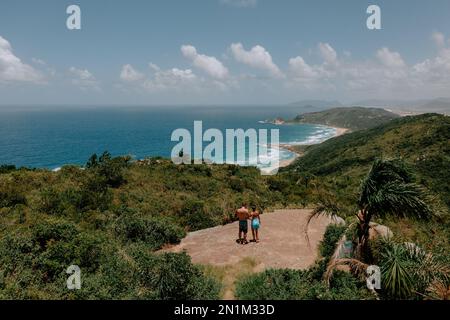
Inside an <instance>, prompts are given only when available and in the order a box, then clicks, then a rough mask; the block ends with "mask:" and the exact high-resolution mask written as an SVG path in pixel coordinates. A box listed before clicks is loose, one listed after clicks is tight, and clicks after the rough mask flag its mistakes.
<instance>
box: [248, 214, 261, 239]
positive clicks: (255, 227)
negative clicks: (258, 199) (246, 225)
mask: <svg viewBox="0 0 450 320" xmlns="http://www.w3.org/2000/svg"><path fill="white" fill-rule="evenodd" d="M250 217H251V219H252V223H251V225H252V235H253V242H256V243H258V242H259V233H258V231H259V227H260V226H261V214H260V212H259V210H256V208H255V207H253V208H252V213H251V214H250Z"/></svg>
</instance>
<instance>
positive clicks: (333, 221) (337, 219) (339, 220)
mask: <svg viewBox="0 0 450 320" xmlns="http://www.w3.org/2000/svg"><path fill="white" fill-rule="evenodd" d="M331 224H337V225H340V226H343V225H345V220H344V219H342V218H341V217H338V216H334V217H331Z"/></svg>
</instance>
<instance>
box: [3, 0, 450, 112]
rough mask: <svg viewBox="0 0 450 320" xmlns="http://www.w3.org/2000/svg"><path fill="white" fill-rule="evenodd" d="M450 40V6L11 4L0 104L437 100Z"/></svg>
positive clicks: (276, 1) (165, 0)
mask: <svg viewBox="0 0 450 320" xmlns="http://www.w3.org/2000/svg"><path fill="white" fill-rule="evenodd" d="M71 4H77V5H79V6H80V8H81V13H82V18H81V20H82V29H81V30H68V29H67V28H66V19H67V17H68V15H67V14H66V12H65V11H66V8H67V6H69V5H71ZM370 4H376V5H379V6H380V8H381V19H382V30H368V29H367V27H366V19H367V17H368V14H366V9H367V7H368V5H370ZM449 37H450V1H448V0H434V1H432V2H426V1H415V0H408V1H406V0H404V1H402V0H398V1H380V0H379V1H375V0H374V1H365V0H346V1H331V0H329V1H323V0H319V1H317V0H316V1H300V0H291V1H289V0H184V1H181V0H179V1H175V0H161V1H158V0H152V1H138V0H134V1H120V0H117V1H102V0H96V1H63V0H41V1H33V2H31V1H22V0H14V1H11V0H2V1H1V2H0V104H180V103H186V104H196V103H201V104H210V103H212V104H240V103H245V104H260V103H265V104H271V103H289V102H292V101H296V100H301V99H338V100H341V101H344V102H350V101H354V100H359V99H371V98H381V99H418V98H433V97H439V96H444V95H446V93H447V92H449V88H450V42H449ZM447 95H448V94H447Z"/></svg>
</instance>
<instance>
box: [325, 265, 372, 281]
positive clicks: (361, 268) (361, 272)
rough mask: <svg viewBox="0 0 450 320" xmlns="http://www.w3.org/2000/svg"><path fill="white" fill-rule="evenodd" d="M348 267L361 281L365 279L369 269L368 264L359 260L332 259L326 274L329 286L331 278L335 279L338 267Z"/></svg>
mask: <svg viewBox="0 0 450 320" xmlns="http://www.w3.org/2000/svg"><path fill="white" fill-rule="evenodd" d="M342 265H347V266H349V267H350V270H351V272H352V273H353V274H354V275H356V276H358V277H360V278H361V279H365V275H366V270H367V268H368V267H369V265H368V264H366V263H364V262H361V261H359V260H357V259H352V258H342V259H331V260H330V262H329V263H328V266H327V270H326V271H325V273H324V279H325V281H326V283H327V285H328V286H330V281H331V278H332V277H333V273H334V270H335V269H336V268H337V267H338V266H342Z"/></svg>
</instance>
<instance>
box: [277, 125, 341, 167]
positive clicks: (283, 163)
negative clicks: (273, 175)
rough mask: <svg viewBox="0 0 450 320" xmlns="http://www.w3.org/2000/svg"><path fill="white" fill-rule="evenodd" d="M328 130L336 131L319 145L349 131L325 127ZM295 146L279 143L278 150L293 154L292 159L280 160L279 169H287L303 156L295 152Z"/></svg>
mask: <svg viewBox="0 0 450 320" xmlns="http://www.w3.org/2000/svg"><path fill="white" fill-rule="evenodd" d="M325 127H328V128H333V129H335V130H336V133H335V134H334V135H333V136H332V137H330V138H327V139H325V140H323V141H321V142H319V143H322V142H324V141H326V140H329V139H332V138H336V137H339V136H342V135H343V134H346V133H347V132H349V131H350V129H347V128H341V127H333V126H325ZM319 143H314V144H309V145H315V144H319ZM294 146H296V145H295V144H289V143H281V144H280V149H284V150H287V151H289V152H292V153H293V154H294V157H292V158H290V159H285V160H281V161H280V164H279V168H284V167H287V166H289V165H291V164H292V163H293V162H294V161H295V160H297V159H298V158H300V157H302V156H303V153H299V152H298V151H297V150H295V149H294V148H293V147H294Z"/></svg>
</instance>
